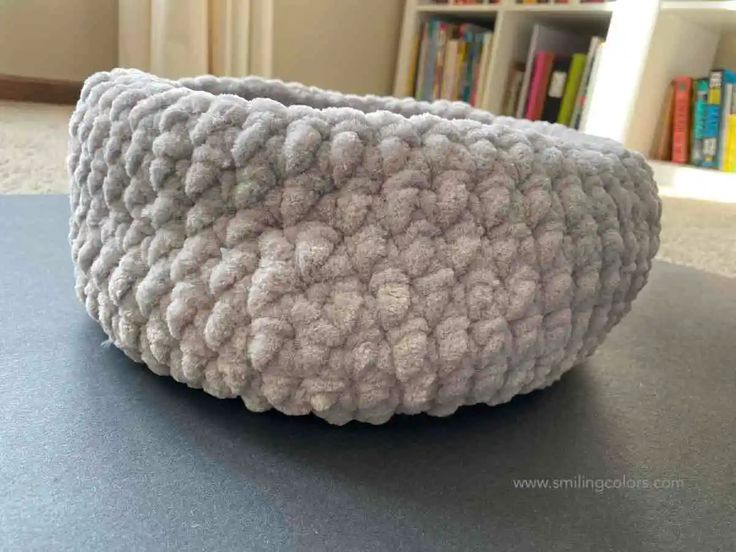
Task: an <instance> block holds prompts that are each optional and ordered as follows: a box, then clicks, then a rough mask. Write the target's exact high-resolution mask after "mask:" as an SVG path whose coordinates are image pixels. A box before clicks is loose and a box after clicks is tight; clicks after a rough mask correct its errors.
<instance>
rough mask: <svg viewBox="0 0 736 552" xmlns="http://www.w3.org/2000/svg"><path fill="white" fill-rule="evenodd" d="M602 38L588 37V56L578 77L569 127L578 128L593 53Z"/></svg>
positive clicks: (593, 56) (591, 66) (593, 57)
mask: <svg viewBox="0 0 736 552" xmlns="http://www.w3.org/2000/svg"><path fill="white" fill-rule="evenodd" d="M601 42H603V39H602V38H601V37H599V36H594V37H593V38H591V39H590V47H589V48H588V57H587V58H586V59H585V68H584V69H583V75H582V77H581V78H580V86H579V87H578V93H577V95H576V96H575V104H574V107H573V110H572V117H570V128H578V126H579V124H580V117H581V115H582V114H583V100H584V99H585V94H586V92H587V90H588V84H589V82H590V73H591V70H592V69H593V61H594V60H595V53H596V52H597V51H598V46H600V44H601Z"/></svg>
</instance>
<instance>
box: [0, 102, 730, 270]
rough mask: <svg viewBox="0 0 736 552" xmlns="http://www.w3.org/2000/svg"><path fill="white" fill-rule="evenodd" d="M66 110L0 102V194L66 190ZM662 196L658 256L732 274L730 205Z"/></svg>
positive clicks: (66, 108) (67, 108)
mask: <svg viewBox="0 0 736 552" xmlns="http://www.w3.org/2000/svg"><path fill="white" fill-rule="evenodd" d="M71 110H72V108H71V106H54V105H43V104H26V103H19V102H2V101H0V194H48V193H65V192H66V191H67V178H66V168H65V156H66V140H67V128H66V127H67V121H68V119H69V114H70V113H71ZM734 180H735V182H734V185H735V186H736V177H734ZM663 200H664V211H663V213H664V214H663V222H662V227H663V230H662V247H661V249H660V252H659V257H660V258H662V259H664V260H667V261H670V262H673V263H676V264H682V265H688V266H693V267H695V268H700V269H703V270H706V271H708V272H713V273H716V274H721V275H723V276H730V277H736V204H726V203H711V202H705V201H694V200H689V199H680V198H670V197H665V198H663Z"/></svg>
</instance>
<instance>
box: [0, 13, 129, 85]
mask: <svg viewBox="0 0 736 552" xmlns="http://www.w3.org/2000/svg"><path fill="white" fill-rule="evenodd" d="M117 10H118V8H117V0H0V74H6V75H16V76H23V77H40V78H47V79H64V80H82V79H84V78H85V77H87V76H88V75H89V74H91V73H94V72H95V71H101V70H105V69H110V68H112V67H115V65H116V64H117V55H118V54H117V40H118V39H117V16H118V15H117V14H118V11H117Z"/></svg>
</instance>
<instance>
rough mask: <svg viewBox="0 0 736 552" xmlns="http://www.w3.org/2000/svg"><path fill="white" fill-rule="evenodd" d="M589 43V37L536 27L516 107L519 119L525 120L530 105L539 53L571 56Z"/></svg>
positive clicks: (536, 25)
mask: <svg viewBox="0 0 736 552" xmlns="http://www.w3.org/2000/svg"><path fill="white" fill-rule="evenodd" d="M589 41H590V39H589V38H588V37H586V36H584V35H581V34H575V33H571V32H569V31H563V30H559V29H555V28H552V27H548V26H546V25H542V24H540V23H537V24H535V25H534V27H533V28H532V35H531V39H530V40H529V49H528V50H527V57H526V64H525V66H526V71H525V72H524V79H523V81H522V84H521V89H520V91H519V101H518V102H517V105H516V117H517V118H519V119H521V118H523V117H524V115H525V113H526V108H527V104H528V103H529V102H528V99H529V88H530V85H531V79H532V73H533V71H534V58H535V56H536V54H537V52H539V51H545V52H552V53H554V54H558V55H561V56H563V55H567V56H571V55H572V54H575V53H578V52H583V51H585V48H586V47H587V45H588V43H589Z"/></svg>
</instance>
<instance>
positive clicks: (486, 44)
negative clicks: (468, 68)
mask: <svg viewBox="0 0 736 552" xmlns="http://www.w3.org/2000/svg"><path fill="white" fill-rule="evenodd" d="M492 49H493V32H490V31H488V32H486V33H485V34H484V35H483V46H482V48H481V54H480V59H479V61H478V67H479V69H478V78H477V79H476V82H475V84H474V89H475V94H474V97H473V100H472V101H471V103H472V104H473V105H475V106H483V105H484V103H485V100H486V91H487V90H488V79H489V75H490V71H489V70H488V69H489V67H490V64H491V51H492Z"/></svg>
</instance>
